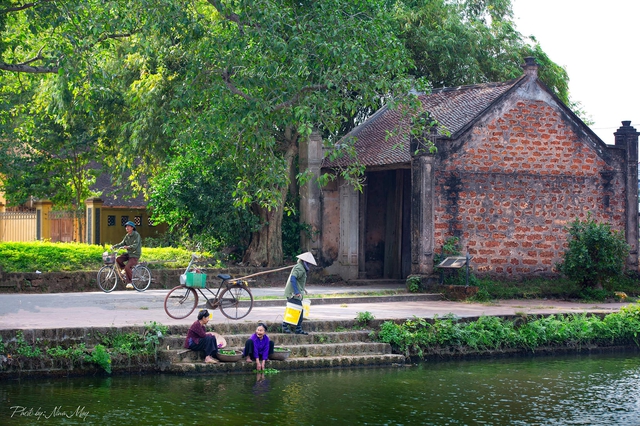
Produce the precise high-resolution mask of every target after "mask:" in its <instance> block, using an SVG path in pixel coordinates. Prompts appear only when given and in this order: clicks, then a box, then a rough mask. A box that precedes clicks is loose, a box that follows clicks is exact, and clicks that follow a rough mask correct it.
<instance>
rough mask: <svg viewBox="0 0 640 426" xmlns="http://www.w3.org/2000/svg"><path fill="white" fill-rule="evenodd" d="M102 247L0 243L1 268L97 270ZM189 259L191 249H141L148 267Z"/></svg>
mask: <svg viewBox="0 0 640 426" xmlns="http://www.w3.org/2000/svg"><path fill="white" fill-rule="evenodd" d="M105 250H108V248H107V247H103V246H98V245H88V244H79V243H48V242H42V241H35V242H26V243H11V242H9V243H3V242H0V268H2V270H3V271H6V272H35V271H36V270H38V271H40V272H56V271H87V270H97V269H99V268H100V267H101V266H102V253H103V252H104V251H105ZM203 255H204V256H205V257H207V256H209V254H208V253H204V254H203ZM190 259H191V252H189V251H187V250H185V249H179V248H172V247H163V248H143V253H142V260H143V261H148V262H152V263H151V264H149V267H151V268H161V267H164V268H180V267H186V266H187V264H188V263H189V260H190ZM212 261H214V262H215V260H212Z"/></svg>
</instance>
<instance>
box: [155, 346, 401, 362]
mask: <svg viewBox="0 0 640 426" xmlns="http://www.w3.org/2000/svg"><path fill="white" fill-rule="evenodd" d="M278 347H283V348H285V349H289V350H290V351H291V355H289V358H290V359H293V358H306V357H332V356H352V355H371V354H390V353H391V346H390V345H389V344H387V343H379V342H348V343H329V344H312V345H291V346H280V345H278ZM225 349H227V350H233V349H238V350H242V349H243V348H242V347H233V346H231V347H226V348H225ZM202 355H203V354H202V352H200V351H198V352H196V351H190V350H188V349H173V350H168V351H165V350H163V351H162V352H161V354H160V355H159V356H160V357H161V358H162V359H166V360H168V361H170V362H172V363H180V362H202V361H203V356H202Z"/></svg>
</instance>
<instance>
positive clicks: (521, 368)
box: [0, 354, 640, 425]
mask: <svg viewBox="0 0 640 426" xmlns="http://www.w3.org/2000/svg"><path fill="white" fill-rule="evenodd" d="M272 367H275V368H277V366H276V365H275V364H274V365H273V366H272ZM639 385H640V357H638V356H637V355H635V354H618V355H598V356H571V357H545V358H540V357H538V358H531V359H501V360H481V361H464V362H441V363H424V364H421V365H419V366H414V367H405V368H396V369H355V370H333V371H282V372H280V373H278V374H266V375H265V374H255V373H253V374H244V375H215V376H198V377H177V376H116V377H110V378H76V379H46V380H18V381H3V382H2V383H0V424H3V425H4V424H11V425H13V424H16V425H23V424H24V425H27V424H29V425H31V424H36V423H37V424H38V425H40V424H63V423H64V424H119V423H124V422H127V423H129V422H131V421H133V420H135V422H136V423H138V424H150V425H155V424H171V425H177V424H185V425H186V424H203V425H205V424H216V423H218V422H219V423H220V424H226V425H266V424H269V425H284V424H303V425H327V424H329V425H331V424H336V425H342V424H345V425H352V424H369V425H400V424H402V425H602V424H611V425H638V424H640V386H639ZM16 407H18V408H16ZM29 410H30V411H29ZM38 410H40V411H39V412H40V413H46V414H48V415H50V417H49V418H45V416H44V414H40V417H37V416H36V413H38ZM56 410H57V411H56ZM29 412H30V413H31V414H29ZM54 414H60V415H59V416H55V415H54ZM62 414H64V416H63V415H62ZM81 415H84V417H81Z"/></svg>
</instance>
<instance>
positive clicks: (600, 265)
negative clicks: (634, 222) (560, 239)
mask: <svg viewBox="0 0 640 426" xmlns="http://www.w3.org/2000/svg"><path fill="white" fill-rule="evenodd" d="M566 230H567V232H568V233H569V247H568V248H567V250H566V251H565V253H564V256H563V262H562V263H561V264H559V265H557V268H558V270H560V272H562V273H563V274H565V275H566V276H567V277H568V278H569V279H570V280H572V281H574V282H576V283H577V284H579V285H580V286H581V287H582V288H592V289H594V288H595V289H601V288H603V287H604V288H606V289H608V290H611V284H612V281H613V279H615V278H620V277H622V276H623V273H624V265H625V261H626V258H627V256H628V255H629V245H628V244H627V243H626V241H625V239H624V235H623V234H622V233H621V232H619V231H617V230H612V229H611V225H610V224H608V223H596V221H595V220H594V219H593V218H592V217H591V214H589V215H588V216H587V219H586V220H585V221H580V220H579V219H577V218H576V220H575V221H573V222H572V223H571V225H570V226H569V227H568V228H566Z"/></svg>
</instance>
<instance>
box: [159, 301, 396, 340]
mask: <svg viewBox="0 0 640 426" xmlns="http://www.w3.org/2000/svg"><path fill="white" fill-rule="evenodd" d="M282 307H283V309H282V311H283V313H284V305H282ZM311 309H313V306H312V307H311ZM312 315H313V314H312ZM383 321H384V320H377V319H374V320H372V321H370V322H369V323H368V324H367V327H366V328H367V329H369V328H375V327H376V326H377V325H379V324H380V323H382V322H383ZM264 323H265V324H266V326H267V328H268V330H267V334H268V335H269V336H271V335H272V334H278V335H280V334H282V333H281V331H282V322H273V321H264ZM189 326H190V325H186V324H184V325H169V326H168V330H169V332H168V335H179V336H186V335H187V331H188V330H189ZM256 326H257V323H256V322H253V321H242V320H240V321H232V320H229V321H228V322H225V323H216V324H212V323H209V324H208V325H207V330H208V331H215V332H216V333H219V334H221V335H222V336H224V338H225V339H228V338H229V336H232V335H235V334H249V335H251V334H253V333H254V332H255V331H256ZM302 327H303V328H304V330H305V331H307V332H315V333H319V332H322V333H330V332H343V331H354V330H358V329H364V328H365V327H360V326H359V324H357V323H356V321H355V319H344V320H342V319H339V320H313V319H311V320H304V323H303V325H302ZM293 336H296V337H304V336H302V335H293ZM165 337H167V336H165Z"/></svg>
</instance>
